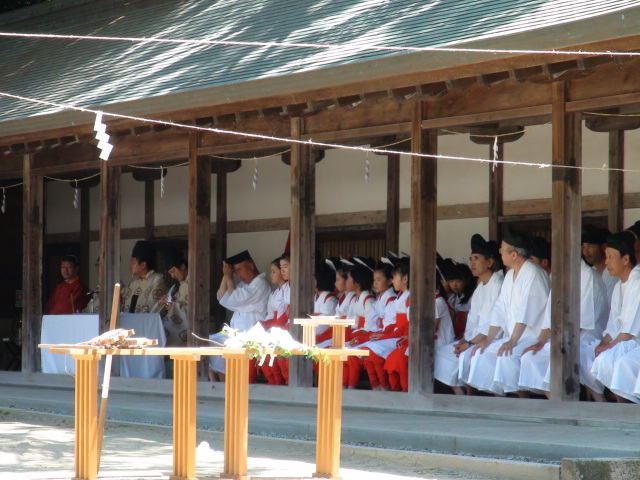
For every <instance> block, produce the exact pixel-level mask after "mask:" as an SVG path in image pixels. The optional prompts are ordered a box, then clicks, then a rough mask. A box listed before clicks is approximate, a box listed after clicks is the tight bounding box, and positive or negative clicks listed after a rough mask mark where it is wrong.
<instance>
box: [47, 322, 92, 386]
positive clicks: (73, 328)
mask: <svg viewBox="0 0 640 480" xmlns="http://www.w3.org/2000/svg"><path fill="white" fill-rule="evenodd" d="M99 330H100V328H99V319H98V315H92V314H74V315H44V316H43V317H42V326H41V329H40V343H43V344H60V343H64V344H74V343H80V342H86V341H87V340H90V339H92V338H93V337H97V336H98V335H100V331H99ZM40 355H41V366H42V373H69V374H72V375H73V374H75V372H76V362H75V361H74V360H73V358H71V355H62V354H57V353H50V352H49V350H48V349H46V348H42V349H40Z"/></svg>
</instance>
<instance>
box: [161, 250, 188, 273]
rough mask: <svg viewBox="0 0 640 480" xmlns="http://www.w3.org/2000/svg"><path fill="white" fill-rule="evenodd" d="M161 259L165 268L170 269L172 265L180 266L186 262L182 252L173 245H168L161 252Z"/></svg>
mask: <svg viewBox="0 0 640 480" xmlns="http://www.w3.org/2000/svg"><path fill="white" fill-rule="evenodd" d="M162 261H163V263H164V267H165V268H166V269H167V270H170V269H172V268H173V267H176V268H180V266H181V265H183V264H184V265H186V264H187V261H186V260H185V258H184V255H183V254H182V252H181V251H180V250H178V249H177V248H175V247H169V248H167V249H166V250H165V251H164V252H162Z"/></svg>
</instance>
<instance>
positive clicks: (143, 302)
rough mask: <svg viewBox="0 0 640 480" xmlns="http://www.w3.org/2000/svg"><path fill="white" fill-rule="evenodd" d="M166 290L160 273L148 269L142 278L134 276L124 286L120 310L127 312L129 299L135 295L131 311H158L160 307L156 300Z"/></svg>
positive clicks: (129, 305)
mask: <svg viewBox="0 0 640 480" xmlns="http://www.w3.org/2000/svg"><path fill="white" fill-rule="evenodd" d="M166 291H167V289H166V288H165V285H164V277H163V276H162V274H161V273H157V272H156V271H154V270H150V271H149V273H147V275H146V276H145V277H144V278H139V277H136V278H134V279H133V280H132V281H131V283H130V284H129V285H128V286H126V287H125V288H124V291H123V292H122V311H123V312H129V310H130V307H131V301H132V299H133V297H134V296H135V295H137V296H138V300H137V301H136V307H135V310H134V312H133V313H155V312H159V311H160V308H162V307H161V306H159V305H158V300H160V299H161V298H162V296H163V295H164V294H165V292H166Z"/></svg>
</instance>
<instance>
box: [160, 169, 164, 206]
mask: <svg viewBox="0 0 640 480" xmlns="http://www.w3.org/2000/svg"><path fill="white" fill-rule="evenodd" d="M160 198H164V167H160Z"/></svg>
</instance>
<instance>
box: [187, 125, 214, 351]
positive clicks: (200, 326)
mask: <svg viewBox="0 0 640 480" xmlns="http://www.w3.org/2000/svg"><path fill="white" fill-rule="evenodd" d="M199 141H200V135H199V134H198V133H197V132H195V133H190V134H189V255H188V257H189V258H188V262H189V336H188V340H187V345H188V346H195V345H196V342H195V338H194V337H193V336H192V335H191V332H194V333H195V334H196V335H198V336H200V337H205V338H206V337H207V335H208V333H209V317H210V315H209V311H210V310H209V309H210V306H211V277H210V274H211V263H210V262H211V260H210V258H211V243H210V241H211V240H210V231H211V161H210V159H209V158H208V157H199V156H198V152H197V148H198V143H199Z"/></svg>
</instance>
